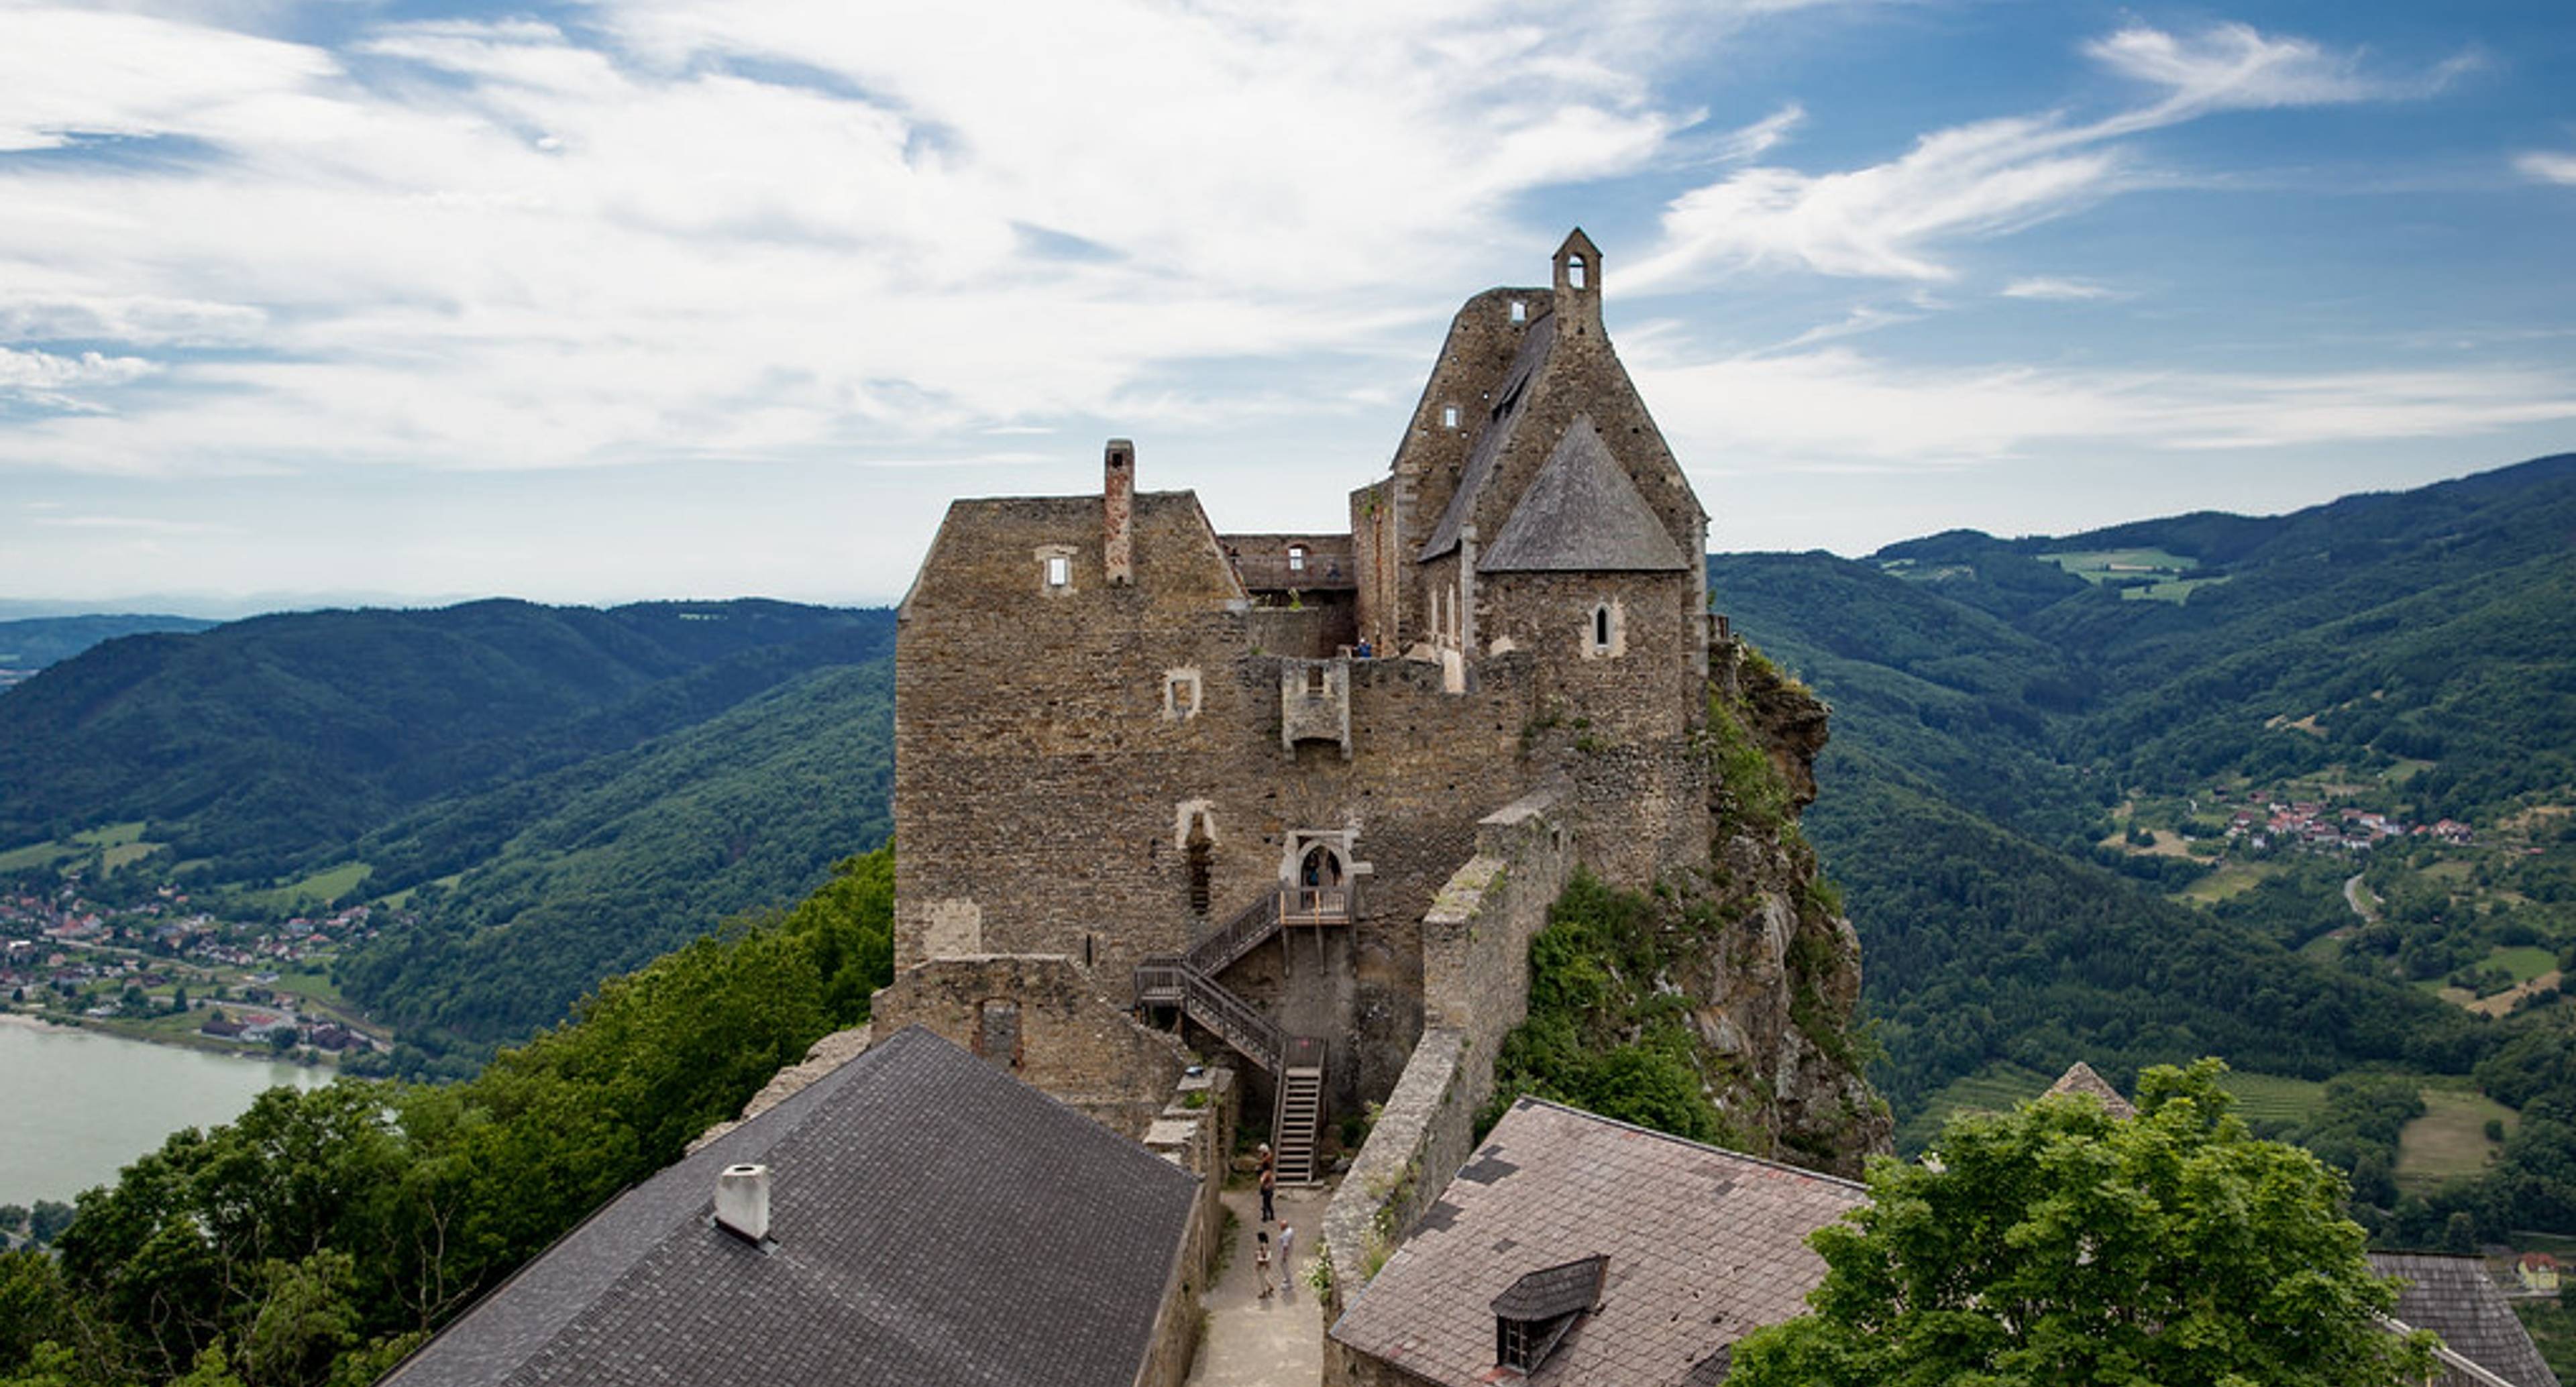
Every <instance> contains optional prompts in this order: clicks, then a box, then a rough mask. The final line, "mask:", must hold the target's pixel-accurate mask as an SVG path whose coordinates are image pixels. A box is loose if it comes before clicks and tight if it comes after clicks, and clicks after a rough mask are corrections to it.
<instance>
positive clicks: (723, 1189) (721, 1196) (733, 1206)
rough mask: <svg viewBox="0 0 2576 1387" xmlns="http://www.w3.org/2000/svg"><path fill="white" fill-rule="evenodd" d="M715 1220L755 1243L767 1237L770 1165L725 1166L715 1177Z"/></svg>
mask: <svg viewBox="0 0 2576 1387" xmlns="http://www.w3.org/2000/svg"><path fill="white" fill-rule="evenodd" d="M716 1222H717V1223H719V1224H721V1225H723V1226H724V1227H725V1228H727V1229H730V1230H731V1231H733V1232H734V1233H735V1234H737V1235H739V1236H741V1237H743V1238H746V1239H748V1240H750V1241H752V1242H755V1243H756V1242H759V1241H760V1240H761V1239H763V1238H766V1237H768V1236H769V1167H767V1166H765V1165H729V1166H726V1167H725V1169H724V1173H723V1174H722V1175H719V1176H717V1177H716Z"/></svg>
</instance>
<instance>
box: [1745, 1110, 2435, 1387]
mask: <svg viewBox="0 0 2576 1387" xmlns="http://www.w3.org/2000/svg"><path fill="white" fill-rule="evenodd" d="M2223 1072H2224V1066H2222V1065H2221V1064H2219V1063H2218V1062H2217V1061H2216V1060H2202V1061H2200V1062H2199V1063H2197V1064H2195V1065H2193V1066H2192V1067H2191V1068H2190V1069H2188V1070H2182V1069H2175V1068H2171V1067H2160V1068H2155V1069H2150V1070H2148V1071H2146V1072H2145V1073H2144V1074H2142V1075H2141V1076H2140V1077H2139V1081H2138V1108H2139V1115H2138V1116H2137V1117H2135V1118H2133V1119H2120V1118H2114V1117H2111V1116H2110V1115H2108V1114H2106V1113H2105V1112H2103V1110H2102V1109H2101V1107H2100V1106H2099V1105H2098V1104H2097V1103H2095V1102H2094V1101H2093V1100H2092V1099H2090V1098H2083V1097H2057V1098H2044V1099H2041V1100H2040V1101H2038V1102H2035V1103H2029V1104H2025V1105H2023V1107H2022V1108H2021V1109H2020V1111H2018V1112H2016V1113H2013V1114H2011V1115H2010V1116H2000V1117H1999V1116H1983V1115H1980V1116H1963V1117H1959V1118H1954V1119H1953V1120H1952V1121H1951V1122H1950V1123H1949V1124H1948V1126H1946V1127H1945V1128H1944V1129H1943V1131H1942V1136H1941V1140H1940V1142H1939V1143H1938V1147H1937V1153H1938V1160H1937V1161H1934V1160H1926V1161H1925V1162H1923V1163H1922V1164H1919V1165H1909V1164H1904V1163H1900V1162H1897V1161H1893V1160H1886V1159H1882V1160H1880V1161H1878V1162H1876V1163H1874V1164H1873V1165H1872V1166H1871V1168H1870V1178H1869V1185H1870V1198H1871V1202H1870V1204H1869V1205H1868V1206H1867V1207H1865V1208H1863V1209H1861V1210H1859V1211H1857V1212H1855V1213H1854V1214H1853V1215H1851V1217H1850V1218H1849V1220H1848V1221H1846V1222H1844V1223H1840V1224H1836V1225H1834V1226H1832V1227H1828V1228H1825V1229H1823V1230H1821V1231H1819V1232H1818V1233H1817V1234H1816V1235H1815V1237H1814V1239H1813V1240H1812V1241H1813V1245H1814V1246H1815V1248H1816V1250H1817V1251H1818V1252H1819V1253H1821V1254H1823V1256H1824V1259H1825V1263H1826V1266H1827V1271H1826V1275H1825V1280H1824V1284H1823V1285H1821V1286H1820V1287H1818V1288H1817V1290H1816V1291H1815V1293H1814V1294H1812V1295H1810V1296H1809V1297H1808V1304H1809V1305H1810V1306H1811V1307H1812V1309H1811V1312H1810V1313H1809V1314H1807V1315H1804V1316H1802V1317H1800V1318H1798V1319H1794V1320H1790V1321H1788V1322H1786V1323H1784V1324H1779V1325H1773V1326H1770V1327H1768V1328H1764V1329H1761V1330H1757V1331H1755V1332H1754V1333H1753V1334H1751V1335H1748V1336H1746V1338H1745V1339H1744V1340H1743V1341H1742V1342H1740V1343H1739V1344H1738V1345H1737V1346H1736V1351H1735V1371H1734V1374H1733V1375H1732V1376H1731V1377H1729V1378H1728V1379H1727V1380H1728V1381H1729V1382H1730V1383H1735V1384H1742V1385H1743V1387H1836V1385H1837V1384H1854V1387H1858V1384H1864V1383H1865V1384H1870V1387H2025V1384H2028V1385H2030V1387H2037V1384H2043V1383H2047V1384H2056V1383H2079V1382H2080V1383H2088V1384H2095V1385H2096V1387H2150V1384H2154V1387H2252V1384H2255V1383H2262V1384H2267V1387H2363V1384H2390V1385H2391V1387H2394V1384H2398V1383H2401V1382H2421V1381H2423V1380H2425V1377H2426V1375H2427V1371H2428V1369H2429V1367H2430V1363H2431V1358H2430V1353H2431V1349H2430V1343H2429V1340H2428V1339H2427V1338H2425V1337H2424V1336H2420V1335H2419V1336H2413V1337H2410V1338H2405V1339H2400V1338H2398V1337H2396V1336H2394V1335H2391V1334H2389V1333H2387V1332H2385V1331H2383V1330H2382V1329H2381V1328H2379V1326H2378V1322H2377V1317H2378V1316H2380V1315H2382V1314H2385V1313H2386V1312H2387V1311H2388V1309H2389V1308H2390V1307H2391V1306H2393V1305H2394V1304H2395V1303H2396V1291H2395V1289H2394V1288H2393V1287H2392V1286H2391V1285H2390V1284H2389V1283H2388V1282H2385V1281H2382V1280H2381V1279H2379V1278H2378V1277H2376V1276H2373V1275H2372V1274H2371V1271H2370V1267H2369V1264H2368V1262H2366V1261H2365V1260H2364V1259H2363V1256H2362V1232H2361V1229H2360V1228H2358V1227H2356V1226H2354V1225H2353V1224H2352V1223H2351V1222H2350V1221H2349V1220H2347V1219H2345V1218H2344V1217H2343V1215H2342V1213H2341V1211H2340V1208H2339V1205H2340V1203H2341V1200H2342V1197H2343V1193H2344V1188H2343V1181H2342V1180H2341V1179H2340V1178H2339V1177H2338V1176H2336V1175H2335V1173H2334V1172H2333V1171H2331V1170H2330V1169H2328V1168H2327V1167H2326V1166H2325V1165H2323V1164H2322V1163H2321V1162H2319V1161H2318V1160H2317V1159H2316V1158H2315V1157H2314V1156H2312V1155H2309V1154H2308V1153H2307V1152H2305V1151H2302V1150H2299V1149H2298V1148H2296V1147H2292V1146H2286V1145H2283V1144H2281V1143H2278V1142H2269V1141H2258V1140H2255V1139H2254V1138H2253V1136H2252V1135H2251V1134H2250V1133H2249V1132H2248V1131H2247V1130H2246V1128H2245V1125H2244V1123H2243V1122H2241V1121H2240V1120H2238V1119H2237V1118H2236V1117H2235V1116H2233V1115H2232V1114H2231V1113H2230V1112H2229V1111H2228V1109H2229V1106H2230V1101H2231V1100H2230V1099H2229V1098H2228V1096H2227V1095H2226V1094H2225V1093H2224V1092H2222V1091H2221V1090H2220V1089H2219V1087H2218V1076H2219V1075H2220V1074H2221V1073H2223Z"/></svg>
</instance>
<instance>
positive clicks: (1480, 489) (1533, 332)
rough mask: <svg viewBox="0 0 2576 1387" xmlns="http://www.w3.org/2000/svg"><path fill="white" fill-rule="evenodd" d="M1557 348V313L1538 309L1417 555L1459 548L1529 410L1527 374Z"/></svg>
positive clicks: (1430, 556)
mask: <svg viewBox="0 0 2576 1387" xmlns="http://www.w3.org/2000/svg"><path fill="white" fill-rule="evenodd" d="M1530 292H1532V293H1533V294H1536V293H1541V292H1543V291H1540V290H1535V289H1534V290H1532V291H1530ZM1542 302H1543V300H1542ZM1555 349H1556V314H1554V313H1553V312H1549V311H1545V310H1542V311H1541V312H1540V313H1539V315H1538V317H1536V318H1534V319H1532V320H1531V322H1530V325H1529V331H1528V332H1527V333H1525V334H1523V335H1522V337H1521V345H1520V350H1519V351H1517V352H1515V353H1513V354H1512V364H1511V368H1510V369H1509V370H1507V371H1505V372H1504V373H1503V383H1502V387H1501V388H1500V389H1498V390H1496V391H1495V392H1494V402H1493V406H1492V408H1491V409H1490V410H1489V411H1488V412H1487V416H1486V419H1485V428H1484V431H1483V432H1482V433H1479V434H1477V435H1476V445H1475V447H1473V448H1472V449H1470V450H1469V451H1468V453H1467V466H1466V469H1465V470H1464V471H1463V472H1461V473H1460V474H1459V477H1458V489H1457V490H1456V491H1454V492H1451V493H1450V495H1449V505H1448V507H1447V508H1446V509H1444V510H1442V511H1441V512H1440V523H1439V524H1437V525H1435V526H1433V527H1432V528H1431V538H1430V539H1428V540H1425V541H1423V545H1422V552H1421V553H1419V554H1416V555H1414V557H1415V558H1417V559H1420V560H1421V561H1423V562H1425V563H1428V562H1430V561H1431V560H1433V559H1436V558H1438V557H1440V556H1441V555H1443V554H1446V553H1448V552H1449V551H1450V550H1452V549H1455V548H1457V547H1458V532H1459V530H1460V529H1461V528H1463V527H1464V526H1465V525H1466V523H1467V517H1468V516H1470V515H1473V514H1474V513H1475V511H1476V498H1478V497H1480V496H1482V495H1484V494H1485V487H1486V485H1487V484H1488V483H1490V482H1492V481H1493V479H1494V467H1495V464H1496V463H1498V462H1499V461H1501V459H1502V456H1503V449H1505V448H1506V447H1509V446H1510V445H1511V441H1512V431H1513V430H1514V429H1517V428H1519V427H1520V422H1521V418H1522V416H1523V415H1526V414H1527V413H1529V411H1528V410H1526V409H1524V408H1522V406H1523V405H1525V404H1526V403H1528V395H1529V384H1530V378H1531V377H1532V376H1535V375H1537V374H1538V372H1539V368H1540V367H1542V366H1545V365H1546V364H1547V358H1548V353H1550V352H1552V351H1554V350H1555Z"/></svg>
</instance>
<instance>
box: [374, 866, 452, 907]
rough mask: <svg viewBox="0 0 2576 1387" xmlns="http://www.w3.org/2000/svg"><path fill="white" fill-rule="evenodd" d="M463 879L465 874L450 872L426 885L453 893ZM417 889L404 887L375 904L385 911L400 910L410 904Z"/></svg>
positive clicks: (382, 897) (381, 898)
mask: <svg viewBox="0 0 2576 1387" xmlns="http://www.w3.org/2000/svg"><path fill="white" fill-rule="evenodd" d="M464 879H465V874H464V873H463V872H450V873H448V874H447V875H445V876H443V877H440V878H438V879H437V880H435V881H432V882H429V883H428V884H429V885H431V886H435V887H437V888H439V889H440V890H442V891H453V890H455V889H456V883H458V882H460V881H463V880H464ZM419 889H420V888H419V887H417V886H406V887H404V888H403V889H401V890H399V891H395V892H392V893H390V894H387V895H384V896H381V897H379V898H378V899H377V903H378V904H380V905H382V906H384V907H385V908H386V909H387V910H401V909H404V908H406V907H408V906H409V905H410V904H411V897H412V893H413V892H415V891H418V890H419Z"/></svg>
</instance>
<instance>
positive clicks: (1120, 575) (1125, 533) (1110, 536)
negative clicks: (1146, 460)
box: [1100, 438, 1136, 587]
mask: <svg viewBox="0 0 2576 1387" xmlns="http://www.w3.org/2000/svg"><path fill="white" fill-rule="evenodd" d="M1101 471H1102V474H1103V475H1102V478H1101V484H1100V533H1101V550H1100V562H1101V567H1103V568H1105V569H1107V570H1108V571H1109V582H1110V584H1111V585H1112V586H1114V587H1125V586H1126V585H1128V584H1129V583H1133V582H1135V581H1136V538H1135V532H1136V445H1135V444H1133V443H1130V442H1128V441H1127V440H1126V439H1123V438H1113V439H1111V440H1109V455H1108V457H1107V459H1106V460H1105V461H1104V462H1103V463H1102V467H1101Z"/></svg>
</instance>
